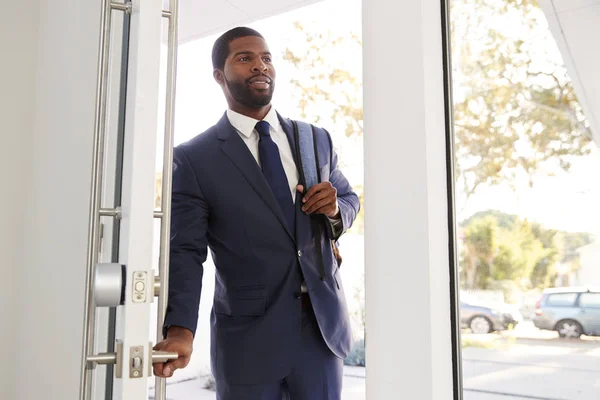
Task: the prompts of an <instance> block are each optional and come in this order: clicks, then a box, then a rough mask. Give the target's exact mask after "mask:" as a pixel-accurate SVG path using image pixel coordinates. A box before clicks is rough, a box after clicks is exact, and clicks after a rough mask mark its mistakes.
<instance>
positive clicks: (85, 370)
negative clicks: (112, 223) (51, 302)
mask: <svg viewBox="0 0 600 400" xmlns="http://www.w3.org/2000/svg"><path fill="white" fill-rule="evenodd" d="M100 9H101V18H100V38H99V44H98V71H97V81H96V112H95V116H94V139H93V148H92V152H93V155H92V181H91V189H90V208H89V222H88V223H89V225H88V244H87V260H86V273H85V299H84V310H83V319H84V325H83V339H82V350H83V352H82V357H81V376H80V385H79V399H80V400H89V399H90V398H91V394H92V386H93V385H92V379H93V368H94V365H95V364H94V363H93V362H90V361H89V360H88V358H89V356H91V355H92V353H93V352H94V331H95V325H96V308H95V304H94V301H93V296H94V293H93V287H94V286H93V285H94V282H93V280H94V275H95V268H96V263H97V262H98V244H99V243H98V238H99V227H100V216H101V214H102V215H107V214H110V213H107V212H106V210H104V209H103V212H102V213H101V212H100V210H101V208H100V202H101V198H102V168H103V164H104V142H105V138H106V109H107V98H108V76H109V68H108V62H109V51H110V32H111V22H112V21H111V19H112V18H111V16H112V10H113V9H115V10H119V11H123V12H127V13H130V12H131V3H116V2H112V1H109V0H102V2H101V8H100ZM117 214H118V213H117V212H115V213H114V215H107V216H113V217H117Z"/></svg>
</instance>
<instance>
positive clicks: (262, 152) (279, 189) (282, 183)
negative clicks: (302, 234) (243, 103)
mask: <svg viewBox="0 0 600 400" xmlns="http://www.w3.org/2000/svg"><path fill="white" fill-rule="evenodd" d="M269 128H270V125H269V123H268V122H267V121H259V122H258V123H257V124H256V131H257V132H258V134H259V135H260V140H259V142H258V156H259V158H260V164H261V167H262V171H263V174H264V176H265V178H266V179H267V182H268V183H269V186H270V187H271V190H272V191H273V194H274V195H275V198H276V199H277V202H278V203H279V206H280V207H281V210H282V211H283V215H284V216H285V220H286V221H287V223H288V227H289V228H290V230H291V231H292V232H293V231H294V221H295V217H294V201H293V200H292V193H291V191H290V184H289V183H288V179H287V176H286V174H285V170H284V169H283V164H282V163H281V156H280V155H279V148H278V147H277V145H276V144H275V142H274V141H273V139H272V138H271V133H270V131H269Z"/></svg>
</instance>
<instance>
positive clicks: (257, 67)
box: [252, 60, 267, 72]
mask: <svg viewBox="0 0 600 400" xmlns="http://www.w3.org/2000/svg"><path fill="white" fill-rule="evenodd" d="M266 70H267V64H266V63H265V62H264V61H263V60H258V61H257V62H255V63H254V65H253V66H252V71H253V72H265V71H266Z"/></svg>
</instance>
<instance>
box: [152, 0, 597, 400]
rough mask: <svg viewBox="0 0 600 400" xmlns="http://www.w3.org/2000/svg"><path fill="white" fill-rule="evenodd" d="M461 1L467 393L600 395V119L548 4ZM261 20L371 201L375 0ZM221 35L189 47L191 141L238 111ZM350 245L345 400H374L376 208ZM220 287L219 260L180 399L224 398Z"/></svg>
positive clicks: (295, 103)
mask: <svg viewBox="0 0 600 400" xmlns="http://www.w3.org/2000/svg"><path fill="white" fill-rule="evenodd" d="M450 1H451V3H450V5H451V20H452V23H451V29H452V57H453V59H452V72H453V97H454V122H455V132H454V134H455V168H456V176H455V177H456V193H455V196H456V204H455V206H456V209H455V210H454V212H455V217H456V222H457V227H456V229H457V243H456V247H457V256H458V262H459V263H458V271H456V274H457V277H458V278H459V280H460V286H461V290H460V317H461V318H460V320H461V326H460V327H451V326H448V329H461V340H462V356H463V358H462V364H463V389H464V398H465V399H467V400H495V399H498V400H501V399H539V400H574V399H586V400H592V399H597V398H599V397H600V395H599V394H598V393H600V378H599V376H600V346H599V345H600V339H598V338H595V337H594V334H600V292H597V291H594V288H593V286H594V285H598V284H600V268H599V265H598V263H599V262H600V242H598V241H596V238H597V237H598V233H599V232H600V215H599V214H598V213H597V212H596V207H597V204H600V187H599V186H598V184H597V180H596V179H594V178H595V177H596V176H597V172H596V171H598V170H600V156H599V154H598V149H597V147H596V145H595V144H594V143H593V141H592V134H591V131H590V125H589V124H588V122H587V121H586V119H585V116H584V114H583V110H582V108H581V106H580V104H579V103H578V100H577V96H576V94H575V90H574V88H573V86H572V84H571V82H570V79H569V76H568V74H567V71H566V68H565V67H564V63H563V60H562V57H561V54H560V52H559V50H558V48H557V45H556V42H555V40H554V38H553V37H552V34H551V32H550V30H549V28H548V23H547V21H546V18H545V16H544V13H543V12H542V10H541V9H540V6H539V4H538V3H537V2H536V1H532V0H450ZM248 26H250V27H252V28H255V29H257V30H258V31H260V32H261V33H262V34H263V35H264V36H265V38H266V40H267V42H268V43H269V46H270V49H271V51H272V53H273V56H274V63H275V66H276V68H277V75H278V77H277V90H276V91H275V96H274V105H275V107H276V108H277V110H278V111H280V112H281V113H282V114H283V115H286V116H288V117H290V118H296V119H302V120H305V121H307V122H311V123H316V124H319V125H321V126H323V127H326V128H327V129H328V131H329V132H330V133H331V135H332V139H333V143H334V145H335V148H336V150H337V152H338V155H339V161H340V168H341V169H342V171H343V172H344V174H345V175H346V176H347V177H348V179H349V180H350V183H351V184H352V185H353V186H354V188H355V190H356V192H357V193H358V194H359V195H360V196H361V199H362V193H363V146H362V135H363V121H362V119H363V112H362V69H361V67H362V62H363V60H362V48H361V46H362V39H361V6H360V1H357V0H346V1H341V0H326V1H323V2H320V3H317V4H314V5H311V6H308V7H305V8H302V9H299V10H295V11H293V12H289V13H286V14H282V15H279V16H276V17H272V18H269V19H265V20H262V21H258V22H256V23H252V24H249V25H248ZM220 33H222V32H218V33H216V34H215V35H213V36H210V37H206V38H202V39H200V40H196V41H193V42H190V43H187V44H184V45H182V46H181V47H180V50H179V60H178V64H179V65H178V76H177V79H178V85H177V107H176V125H175V126H176V130H175V135H176V136H175V142H176V144H179V143H182V142H184V141H187V140H189V139H190V138H192V137H194V136H195V135H197V134H198V133H200V132H202V131H204V130H205V129H206V128H208V127H209V126H211V125H213V124H214V123H215V122H216V121H217V120H218V119H219V118H220V117H221V116H222V114H223V112H224V111H225V109H226V103H225V100H224V99H223V96H222V94H221V91H220V90H221V89H220V88H219V86H218V85H217V84H216V83H215V82H214V80H213V77H212V66H211V61H210V51H211V47H212V45H213V42H214V40H215V39H216V38H217V37H218V35H219V34H220ZM406 62H407V63H409V62H411V60H406ZM391 73H394V71H393V70H392V71H391ZM399 95H401V94H399ZM396 129H398V130H401V129H402V125H401V121H399V125H398V126H397V127H396ZM367 134H368V133H367ZM161 151H162V150H160V149H159V154H160V152H161ZM157 170H159V169H158V168H157ZM160 178H161V177H160V174H158V173H157V186H160V180H161V179H160ZM157 193H160V191H157ZM157 204H158V203H157ZM340 251H341V253H342V255H343V258H344V262H343V267H342V278H343V280H344V286H345V288H346V296H347V302H348V305H349V309H350V313H351V318H352V323H353V331H354V336H355V340H356V341H355V344H354V349H353V351H352V353H351V355H350V356H349V357H348V358H347V359H346V360H345V367H344V391H343V399H344V400H358V399H360V400H363V399H365V350H364V330H365V326H364V321H365V312H364V310H365V308H364V261H363V258H364V257H363V253H364V241H363V213H362V211H361V214H360V215H359V217H358V219H357V221H356V222H355V224H354V226H353V228H352V230H351V231H350V232H348V233H347V234H346V235H345V236H343V237H342V239H341V240H340ZM397 267H398V268H406V269H407V274H406V276H407V279H410V278H409V277H410V273H409V272H410V271H409V269H410V266H409V265H402V261H401V260H400V261H398V265H397ZM213 290H214V266H213V265H212V263H211V261H210V258H209V260H208V262H207V263H206V265H205V275H204V280H203V293H202V299H201V304H200V316H199V322H198V332H197V335H196V338H195V345H194V347H195V350H194V354H193V356H192V360H191V363H190V365H189V366H188V367H187V368H186V369H185V370H181V371H177V372H176V374H175V376H174V377H173V378H172V379H170V380H169V383H168V386H167V396H168V398H169V399H172V400H185V399H192V398H193V399H197V400H201V399H214V398H215V394H214V381H213V380H212V377H211V375H210V360H209V329H208V318H209V313H210V309H211V307H212V295H213ZM406 328H407V329H406V330H405V331H403V332H401V333H400V332H399V340H410V335H418V334H419V332H420V329H421V327H418V326H413V325H411V324H410V322H409V321H407V327H406ZM422 328H423V329H427V328H426V327H422ZM399 362H401V361H400V360H399ZM153 384H154V383H153V382H151V385H153ZM399 390H401V389H400V388H399Z"/></svg>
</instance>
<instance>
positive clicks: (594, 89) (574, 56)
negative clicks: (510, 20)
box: [539, 0, 600, 145]
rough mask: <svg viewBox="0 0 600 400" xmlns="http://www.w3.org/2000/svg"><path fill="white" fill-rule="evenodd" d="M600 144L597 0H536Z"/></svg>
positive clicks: (599, 0)
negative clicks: (544, 15)
mask: <svg viewBox="0 0 600 400" xmlns="http://www.w3.org/2000/svg"><path fill="white" fill-rule="evenodd" d="M539 2H540V5H541V6H542V9H543V10H544V14H546V18H547V19H548V24H549V26H550V30H551V31H552V34H553V36H554V38H555V40H556V42H557V44H558V47H559V49H560V52H561V54H562V57H563V60H564V62H565V65H566V67H567V70H568V72H569V76H570V77H571V79H572V81H573V86H574V87H575V92H576V93H577V97H578V98H579V102H580V103H581V105H582V107H583V111H584V113H585V115H586V117H587V119H588V120H589V122H590V123H591V125H592V133H593V135H594V139H595V141H596V143H597V144H598V145H600V51H598V43H597V40H598V38H600V0H539Z"/></svg>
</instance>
